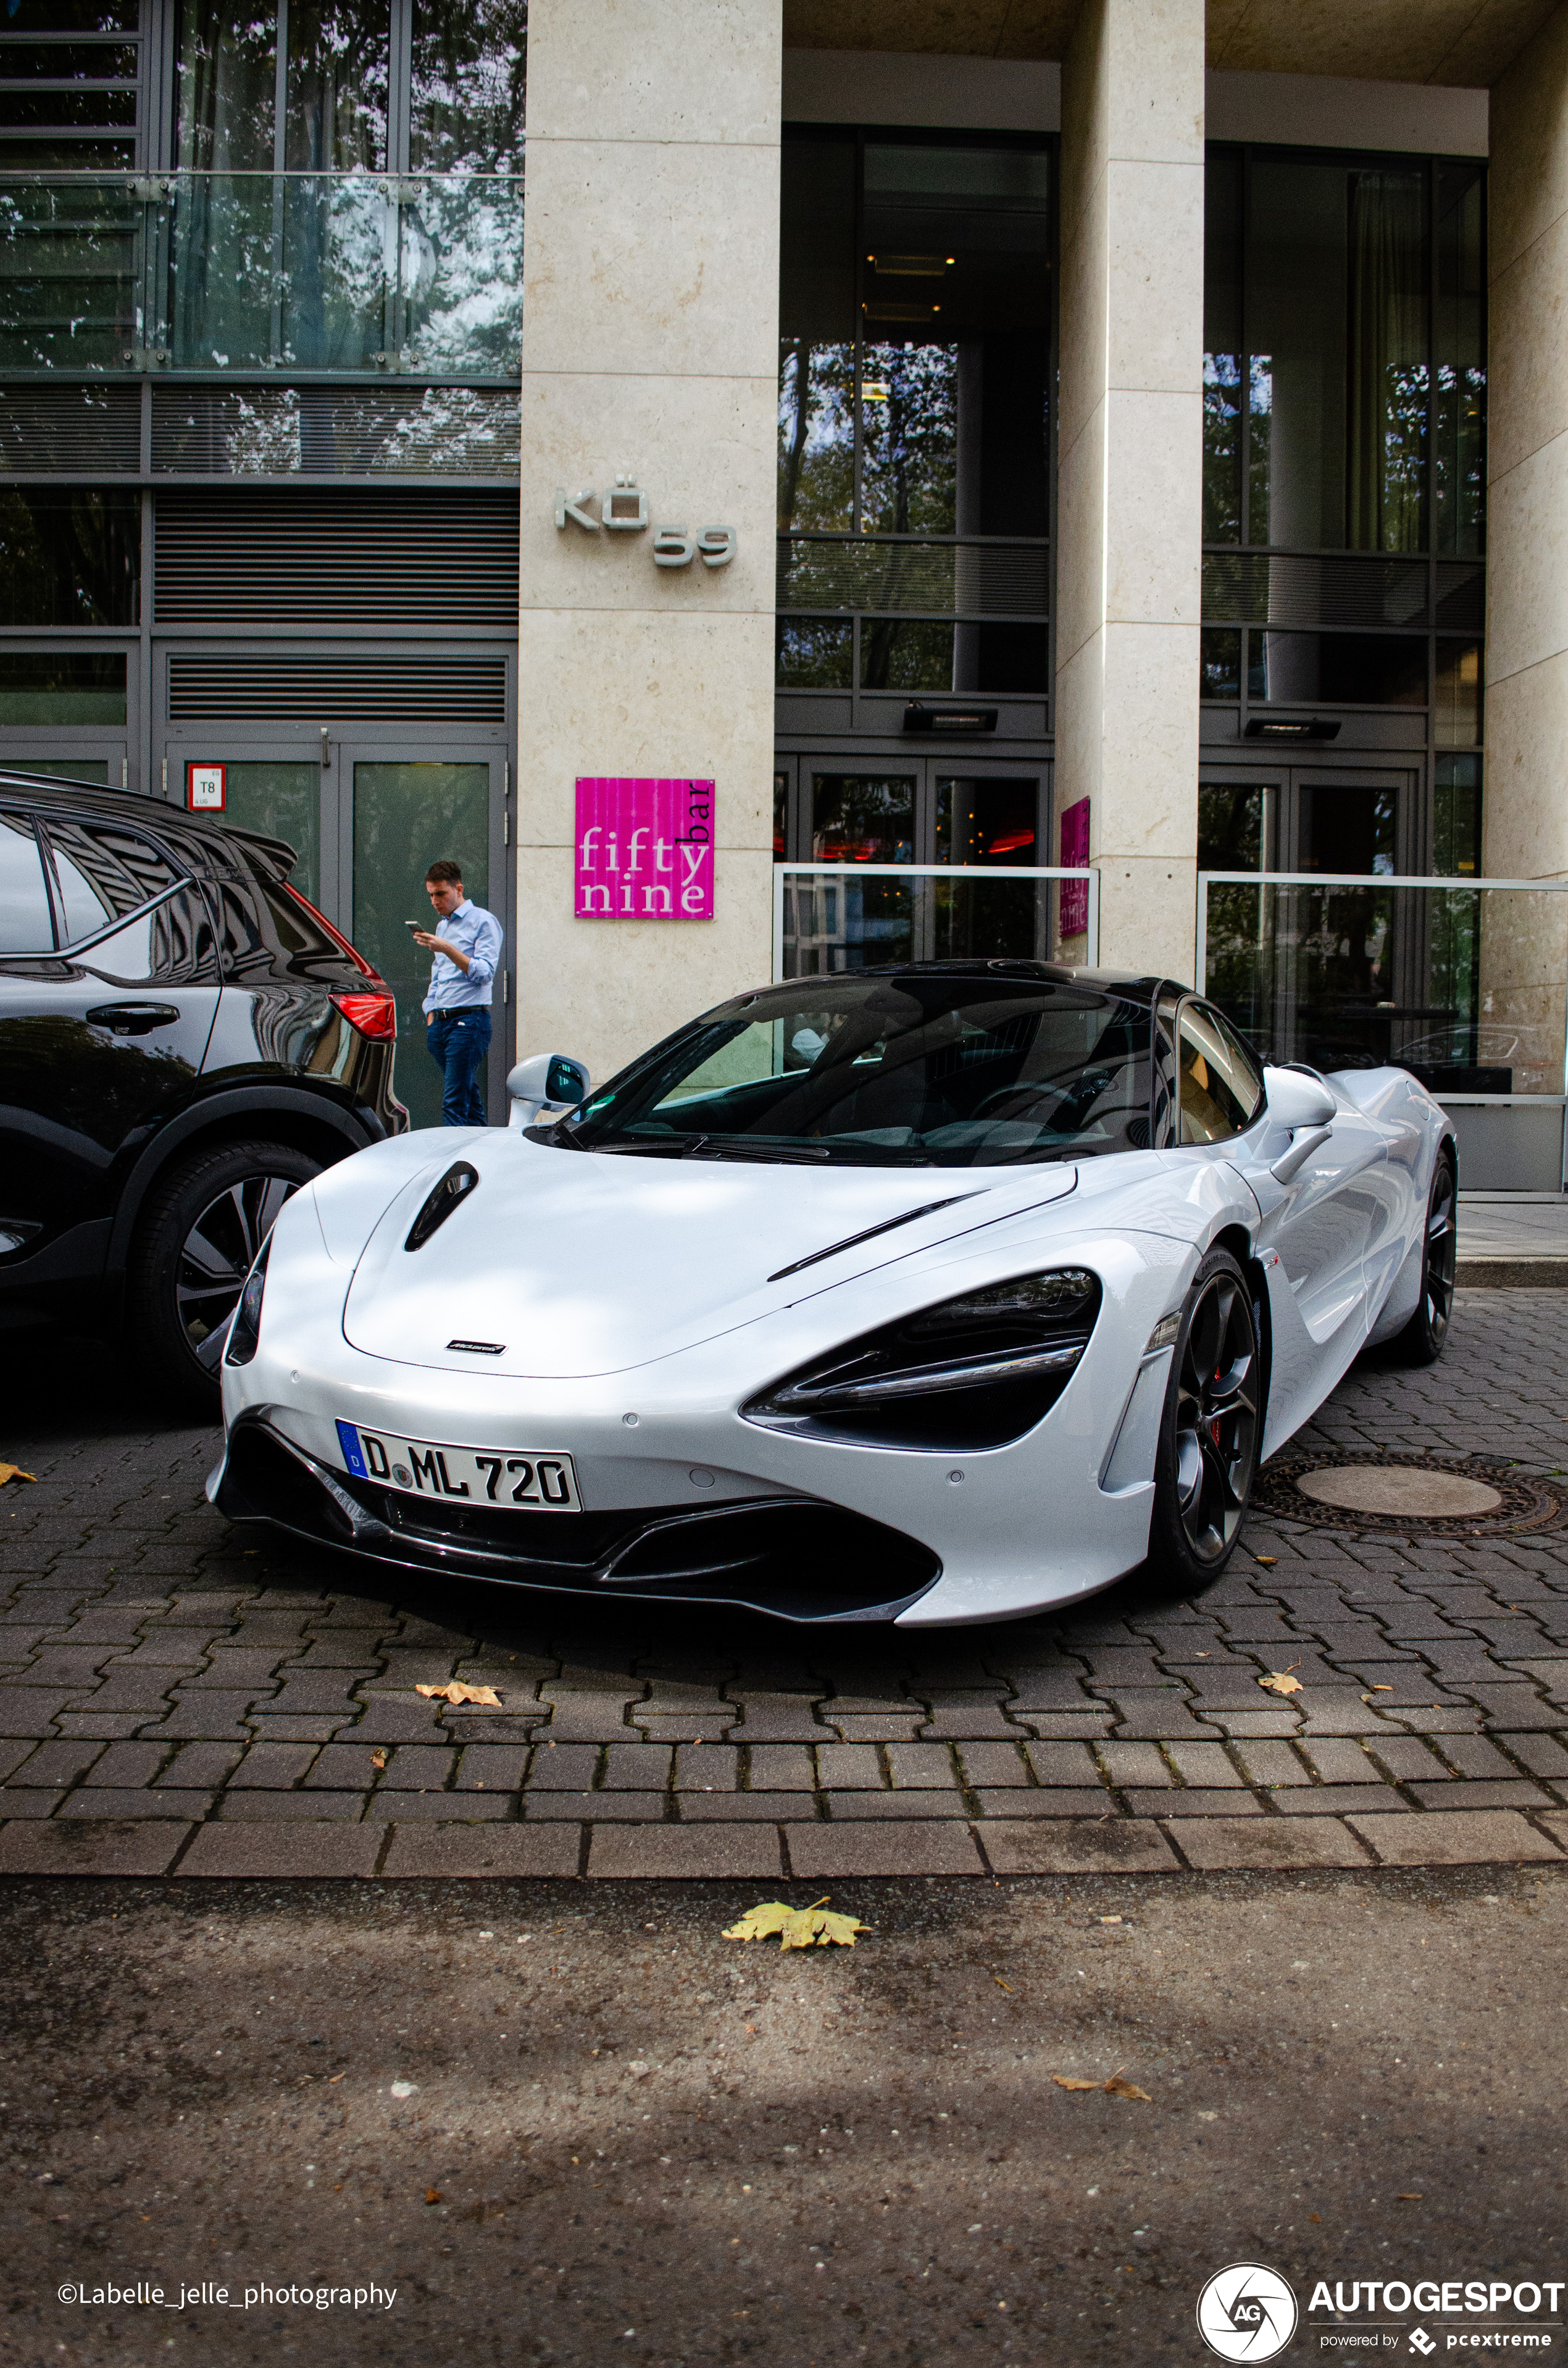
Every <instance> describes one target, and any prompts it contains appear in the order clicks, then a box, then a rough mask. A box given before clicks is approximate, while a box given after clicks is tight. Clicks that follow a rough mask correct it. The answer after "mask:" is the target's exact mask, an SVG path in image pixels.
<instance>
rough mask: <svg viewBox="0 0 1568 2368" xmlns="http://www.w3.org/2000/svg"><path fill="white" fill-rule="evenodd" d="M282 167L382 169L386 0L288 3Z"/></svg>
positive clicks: (337, 170)
mask: <svg viewBox="0 0 1568 2368" xmlns="http://www.w3.org/2000/svg"><path fill="white" fill-rule="evenodd" d="M288 26H289V114H288V121H287V124H286V126H285V130H284V140H283V163H284V168H285V170H286V171H288V172H300V173H348V172H354V171H362V172H369V173H381V172H384V171H385V170H386V166H387V76H388V70H389V64H390V59H389V50H390V37H391V24H390V21H389V15H388V8H387V0H289V11H288Z"/></svg>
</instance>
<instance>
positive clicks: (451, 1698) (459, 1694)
mask: <svg viewBox="0 0 1568 2368" xmlns="http://www.w3.org/2000/svg"><path fill="white" fill-rule="evenodd" d="M414 1691H415V1693H416V1694H423V1695H424V1696H425V1697H426V1700H427V1701H429V1700H435V1699H438V1700H440V1701H441V1702H478V1703H479V1705H480V1707H481V1708H482V1709H483V1710H499V1709H500V1707H501V1697H500V1695H499V1694H498V1693H497V1692H496V1691H495V1689H494V1686H465V1685H461V1684H460V1683H459V1681H458V1679H456V1678H454V1679H452V1681H451V1684H450V1685H449V1686H415V1689H414Z"/></svg>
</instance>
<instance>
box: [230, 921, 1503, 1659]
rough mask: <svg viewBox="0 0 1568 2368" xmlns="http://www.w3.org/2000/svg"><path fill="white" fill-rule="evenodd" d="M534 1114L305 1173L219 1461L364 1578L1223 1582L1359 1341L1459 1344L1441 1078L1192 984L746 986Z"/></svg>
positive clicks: (520, 1107)
mask: <svg viewBox="0 0 1568 2368" xmlns="http://www.w3.org/2000/svg"><path fill="white" fill-rule="evenodd" d="M508 1086H509V1090H510V1092H511V1094H512V1096H513V1111H512V1124H511V1125H510V1127H508V1128H506V1129H505V1130H503V1129H500V1128H496V1129H494V1130H486V1129H483V1128H474V1129H472V1130H449V1131H443V1132H440V1133H433V1132H426V1133H411V1134H405V1135H403V1136H401V1137H397V1138H395V1139H393V1140H392V1141H390V1142H386V1143H381V1144H375V1145H373V1146H372V1147H371V1148H369V1150H365V1151H361V1152H359V1153H358V1154H357V1155H356V1156H354V1157H352V1158H350V1159H346V1160H345V1161H343V1162H342V1164H341V1165H340V1166H338V1167H332V1168H329V1169H328V1170H327V1171H326V1173H325V1174H324V1175H321V1176H318V1177H317V1178H316V1179H315V1180H314V1182H313V1183H310V1184H306V1185H304V1186H303V1187H302V1188H301V1190H298V1191H297V1192H295V1193H294V1195H293V1197H292V1198H291V1199H290V1201H288V1202H287V1203H286V1205H285V1206H284V1207H283V1209H282V1211H281V1212H280V1214H279V1215H278V1220H277V1223H276V1224H275V1225H274V1227H273V1230H272V1233H271V1235H270V1236H269V1238H268V1240H267V1243H266V1245H265V1247H264V1248H263V1249H262V1251H261V1254H260V1255H259V1257H258V1258H257V1259H256V1264H255V1266H254V1268H253V1269H252V1270H251V1272H250V1275H249V1277H248V1279H247V1281H246V1283H245V1286H244V1293H243V1295H242V1297H241V1299H240V1302H239V1304H238V1306H237V1308H236V1310H235V1312H234V1315H233V1321H232V1324H231V1326H230V1331H229V1337H228V1340H227V1344H226V1347H225V1349H224V1351H223V1359H222V1379H223V1413H224V1422H225V1431H226V1437H225V1445H224V1452H223V1458H222V1463H220V1465H219V1467H218V1469H217V1470H216V1472H215V1473H214V1474H213V1475H212V1478H211V1481H210V1484H209V1494H210V1497H211V1498H212V1500H213V1501H214V1503H215V1504H216V1505H217V1506H218V1507H219V1508H220V1509H221V1510H222V1512H224V1513H225V1514H227V1515H228V1516H229V1517H230V1518H231V1519H233V1520H240V1521H244V1520H263V1521H268V1522H271V1523H274V1524H276V1525H278V1526H280V1527H281V1528H283V1529H285V1530H288V1531H292V1532H294V1533H295V1534H296V1535H298V1536H301V1537H303V1538H306V1539H309V1540H311V1541H312V1542H313V1543H317V1544H319V1545H331V1546H333V1547H335V1548H337V1549H340V1550H341V1551H342V1552H344V1553H345V1554H350V1555H356V1556H358V1557H360V1558H361V1559H362V1560H363V1561H365V1562H366V1563H369V1564H372V1565H376V1564H380V1565H388V1566H390V1567H392V1568H398V1569H402V1570H404V1571H409V1572H420V1573H424V1574H426V1576H427V1577H428V1576H429V1575H431V1574H435V1573H440V1572H446V1573H449V1574H450V1575H452V1576H454V1577H460V1578H463V1579H465V1580H471V1579H475V1578H483V1579H490V1580H496V1581H505V1582H510V1583H512V1584H517V1585H522V1586H526V1587H529V1588H555V1589H562V1590H569V1591H571V1592H572V1593H574V1594H575V1595H578V1596H584V1595H590V1596H597V1597H598V1598H600V1599H601V1600H608V1599H611V1598H620V1599H624V1598H626V1597H644V1598H652V1599H654V1600H662V1601H665V1602H681V1603H698V1602H700V1603H709V1604H715V1605H721V1604H727V1605H746V1606H751V1607H753V1608H755V1609H757V1610H760V1611H767V1612H770V1613H773V1614H775V1615H777V1616H778V1617H781V1618H784V1619H789V1620H794V1621H824V1622H825V1621H846V1620H849V1621H869V1620H874V1621H897V1622H901V1623H902V1624H903V1625H904V1626H906V1627H915V1626H926V1625H933V1624H937V1623H943V1622H968V1621H985V1620H1001V1619H1007V1618H1011V1617H1014V1616H1016V1615H1017V1614H1020V1613H1024V1612H1028V1611H1038V1610H1040V1609H1042V1608H1044V1607H1046V1606H1049V1605H1055V1604H1061V1603H1067V1602H1071V1601H1073V1600H1075V1599H1076V1598H1079V1597H1082V1596H1085V1595H1090V1594H1093V1593H1094V1592H1095V1591H1096V1588H1104V1587H1106V1586H1108V1585H1109V1583H1110V1582H1111V1581H1112V1580H1113V1579H1116V1578H1117V1577H1119V1576H1120V1575H1121V1574H1122V1573H1123V1572H1126V1571H1129V1570H1131V1569H1132V1568H1133V1567H1134V1566H1135V1565H1139V1564H1141V1563H1142V1562H1143V1561H1144V1559H1145V1557H1147V1558H1148V1559H1149V1560H1150V1561H1151V1562H1152V1563H1153V1565H1154V1566H1155V1569H1156V1571H1157V1572H1158V1574H1159V1577H1160V1582H1161V1584H1162V1585H1165V1586H1171V1587H1174V1588H1176V1589H1178V1590H1179V1591H1181V1592H1183V1593H1187V1594H1190V1593H1192V1592H1194V1591H1195V1590H1197V1589H1199V1588H1202V1587H1204V1586H1205V1585H1207V1584H1208V1583H1209V1582H1210V1581H1211V1580H1212V1579H1213V1578H1215V1577H1217V1576H1218V1574H1219V1573H1220V1571H1221V1570H1222V1569H1223V1567H1224V1565H1225V1563H1226V1560H1227V1558H1228V1557H1229V1555H1230V1554H1231V1552H1232V1550H1233V1546H1234V1544H1235V1542H1236V1537H1237V1533H1238V1531H1239V1529H1240V1526H1241V1522H1242V1520H1243V1517H1244V1513H1245V1511H1246V1508H1247V1502H1248V1497H1249V1494H1250V1492H1251V1489H1252V1486H1253V1482H1254V1477H1255V1474H1256V1471H1257V1467H1258V1464H1259V1462H1260V1461H1261V1460H1262V1459H1263V1458H1264V1457H1266V1456H1267V1455H1269V1454H1271V1453H1272V1452H1274V1451H1275V1450H1276V1449H1277V1448H1278V1447H1279V1446H1280V1445H1281V1444H1282V1443H1283V1441H1285V1440H1288V1439H1289V1438H1290V1435H1291V1433H1292V1432H1293V1431H1294V1430H1296V1429H1298V1428H1299V1427H1300V1425H1301V1423H1303V1422H1305V1421H1306V1420H1307V1419H1308V1418H1309V1417H1311V1415H1312V1413H1313V1412H1314V1411H1315V1409H1316V1408H1317V1407H1318V1406H1321V1405H1322V1404H1323V1402H1324V1398H1325V1397H1326V1396H1327V1395H1328V1394H1329V1392H1330V1391H1331V1390H1332V1389H1333V1388H1334V1386H1335V1383H1336V1382H1337V1381H1338V1380H1339V1378H1340V1376H1341V1375H1342V1374H1343V1373H1344V1372H1345V1371H1346V1367H1347V1366H1348V1365H1349V1364H1350V1362H1351V1360H1352V1359H1353V1358H1354V1357H1355V1356H1356V1355H1357V1353H1358V1350H1360V1349H1363V1348H1364V1347H1366V1346H1367V1345H1368V1343H1369V1342H1374V1341H1388V1342H1391V1343H1394V1344H1396V1347H1395V1350H1394V1353H1395V1354H1399V1355H1403V1356H1405V1357H1407V1358H1409V1359H1410V1360H1412V1361H1415V1362H1418V1363H1427V1362H1430V1361H1431V1360H1433V1359H1434V1358H1436V1357H1437V1355H1439V1353H1440V1352H1441V1349H1442V1347H1443V1341H1444V1336H1445V1334H1446V1332H1447V1330H1448V1326H1449V1312H1450V1306H1451V1302H1452V1296H1453V1281H1454V1255H1455V1235H1454V1216H1455V1192H1456V1185H1457V1162H1456V1155H1455V1150H1454V1144H1453V1139H1452V1130H1451V1128H1450V1127H1449V1122H1448V1121H1447V1119H1446V1117H1445V1115H1444V1113H1443V1111H1442V1110H1441V1109H1440V1108H1439V1107H1438V1105H1437V1102H1436V1101H1434V1100H1433V1099H1432V1098H1431V1097H1430V1095H1429V1094H1427V1093H1426V1091H1425V1089H1424V1088H1423V1087H1421V1086H1420V1085H1419V1084H1418V1083H1417V1082H1416V1080H1415V1078H1414V1077H1413V1076H1410V1075H1409V1074H1408V1073H1407V1072H1406V1071H1404V1070H1403V1069H1395V1068H1367V1069H1352V1070H1346V1071H1343V1072H1339V1073H1336V1074H1335V1075H1333V1076H1320V1075H1319V1074H1318V1073H1317V1072H1316V1071H1314V1070H1310V1069H1305V1068H1301V1067H1296V1066H1286V1067H1278V1068H1275V1067H1267V1066H1265V1065H1263V1064H1261V1063H1260V1062H1259V1061H1258V1060H1257V1058H1256V1055H1255V1053H1253V1052H1252V1051H1251V1050H1250V1049H1249V1048H1248V1046H1247V1044H1246V1043H1245V1042H1244V1040H1243V1038H1242V1037H1241V1036H1240V1035H1239V1034H1238V1033H1237V1031H1236V1030H1235V1029H1234V1028H1233V1026H1232V1025H1231V1023H1230V1022H1229V1020H1227V1019H1225V1017H1224V1016H1223V1014H1222V1013H1221V1012H1219V1011H1217V1010H1215V1009H1214V1008H1212V1006H1211V1005H1210V1004H1208V1003H1206V1002H1204V1001H1203V1000H1202V999H1201V998H1200V997H1199V996H1194V995H1192V994H1189V993H1187V991H1186V990H1184V989H1183V988H1182V987H1180V986H1177V985H1172V984H1171V983H1170V982H1168V981H1166V980H1162V979H1158V978H1140V977H1134V976H1131V975H1123V974H1121V973H1112V972H1108V971H1083V970H1068V969H1062V968H1055V967H1051V966H1050V965H1047V964H1044V963H1040V962H982V961H977V962H913V963H909V964H905V965H903V966H889V967H886V968H882V969H869V970H861V971H854V972H848V973H837V974H834V975H830V976H826V977H815V978H807V979H799V980H795V981H792V982H790V983H787V984H785V985H775V986H767V987H761V988H759V989H758V990H757V991H756V993H755V994H747V995H737V996H734V997H733V999H732V1000H730V1001H729V1002H726V1003H723V1004H721V1005H720V1006H719V1007H718V1008H716V1009H715V1010H711V1011H707V1012H704V1013H703V1014H702V1015H701V1017H700V1018H699V1019H693V1020H692V1021H691V1022H690V1023H689V1025H687V1026H686V1027H684V1028H681V1029H679V1030H676V1033H675V1034H674V1035H672V1036H668V1037H666V1038H665V1040H664V1042H662V1043H659V1044H656V1045H654V1047H653V1050H652V1051H651V1052H648V1053H643V1054H642V1056H641V1057H640V1058H639V1059H637V1060H635V1061H633V1062H632V1063H631V1064H630V1065H629V1066H628V1067H626V1068H624V1069H622V1070H621V1071H620V1073H619V1075H618V1076H615V1077H613V1078H612V1079H611V1080H610V1082H609V1083H608V1085H605V1086H601V1087H598V1088H597V1090H593V1089H590V1087H589V1083H588V1078H587V1076H586V1073H585V1071H584V1070H583V1068H582V1066H581V1064H579V1063H577V1062H575V1061H574V1060H572V1059H570V1058H568V1057H566V1056H563V1055H557V1054H541V1055H539V1056H536V1057H535V1058H534V1059H532V1060H528V1061H525V1062H523V1063H521V1064H519V1065H518V1067H517V1068H516V1069H515V1070H514V1071H513V1072H512V1076H511V1077H510V1079H509V1081H508Z"/></svg>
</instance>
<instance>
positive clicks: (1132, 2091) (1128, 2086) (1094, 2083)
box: [1051, 2072, 1154, 2105]
mask: <svg viewBox="0 0 1568 2368" xmlns="http://www.w3.org/2000/svg"><path fill="white" fill-rule="evenodd" d="M1051 2078H1052V2079H1053V2080H1054V2081H1055V2083H1056V2085H1057V2087H1058V2088H1059V2089H1101V2090H1102V2091H1103V2092H1104V2094H1105V2095H1106V2096H1108V2097H1136V2098H1137V2099H1138V2100H1139V2102H1140V2103H1141V2104H1144V2105H1152V2104H1153V2101H1154V2100H1153V2097H1151V2096H1150V2094H1149V2091H1148V2090H1147V2089H1138V2088H1134V2086H1133V2084H1132V2082H1131V2080H1124V2079H1123V2078H1122V2077H1121V2075H1120V2073H1119V2072H1113V2073H1112V2074H1111V2076H1110V2078H1109V2079H1108V2080H1071V2079H1069V2078H1068V2077H1067V2075H1066V2074H1065V2073H1064V2072H1053V2073H1052V2074H1051Z"/></svg>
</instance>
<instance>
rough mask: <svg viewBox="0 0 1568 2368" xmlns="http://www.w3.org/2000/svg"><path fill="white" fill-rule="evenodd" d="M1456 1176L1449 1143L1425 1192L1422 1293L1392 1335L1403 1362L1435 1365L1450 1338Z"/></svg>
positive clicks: (1456, 1233) (1456, 1260)
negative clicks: (1412, 1310)
mask: <svg viewBox="0 0 1568 2368" xmlns="http://www.w3.org/2000/svg"><path fill="white" fill-rule="evenodd" d="M1458 1208H1459V1178H1458V1177H1457V1175H1456V1174H1455V1171H1454V1162H1453V1155H1452V1153H1451V1152H1450V1151H1449V1149H1448V1147H1447V1145H1446V1144H1445V1146H1444V1147H1443V1149H1442V1150H1441V1151H1439V1152H1438V1154H1437V1167H1436V1169H1435V1170H1434V1172H1433V1176H1432V1190H1431V1191H1430V1192H1429V1193H1428V1194H1427V1196H1426V1241H1425V1244H1424V1246H1423V1248H1422V1254H1421V1296H1420V1298H1419V1299H1418V1300H1417V1302H1416V1304H1415V1315H1413V1316H1412V1317H1411V1319H1410V1321H1409V1323H1408V1324H1407V1325H1406V1326H1405V1327H1404V1329H1403V1332H1400V1333H1396V1335H1395V1336H1394V1344H1393V1345H1394V1354H1395V1356H1396V1357H1397V1358H1398V1359H1399V1360H1400V1361H1401V1362H1402V1363H1403V1364H1406V1365H1435V1364H1436V1363H1437V1360H1438V1358H1439V1357H1440V1356H1441V1355H1442V1353H1443V1348H1444V1344H1445V1343H1446V1341H1447V1339H1448V1337H1449V1321H1450V1319H1451V1318H1452V1315H1453V1309H1454V1274H1455V1270H1456V1269H1457V1267H1458V1265H1459V1229H1458V1225H1457V1224H1456V1218H1457V1215H1458Z"/></svg>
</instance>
